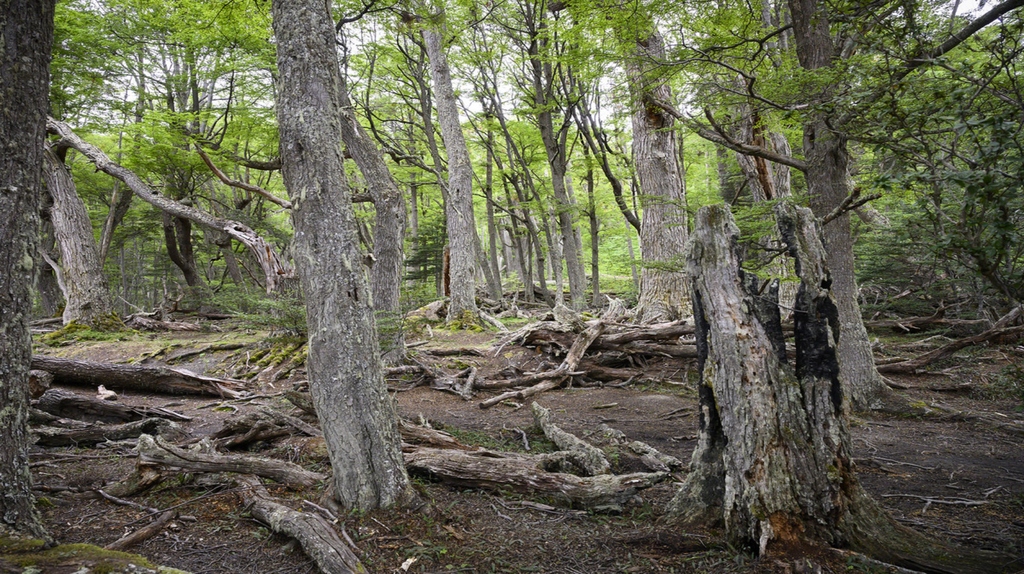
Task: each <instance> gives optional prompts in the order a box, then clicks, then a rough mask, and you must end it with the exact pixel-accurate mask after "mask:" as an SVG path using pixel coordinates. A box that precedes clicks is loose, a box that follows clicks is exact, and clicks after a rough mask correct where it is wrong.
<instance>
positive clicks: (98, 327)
mask: <svg viewBox="0 0 1024 574" xmlns="http://www.w3.org/2000/svg"><path fill="white" fill-rule="evenodd" d="M134 332H135V331H132V330H131V329H128V328H126V327H125V326H124V323H122V322H121V319H120V318H118V316H117V315H114V314H111V315H109V316H106V315H105V316H102V317H99V318H97V319H96V320H95V321H94V322H93V324H92V325H89V324H86V323H80V322H78V321H72V322H70V323H68V324H67V325H65V326H64V327H62V328H60V329H57V330H56V331H54V332H52V333H47V334H45V335H43V336H42V337H40V339H39V340H40V341H42V342H43V343H44V344H46V345H49V346H51V347H62V346H65V345H70V344H72V343H76V342H78V341H123V340H124V339H125V337H126V336H127V335H128V334H131V333H134Z"/></svg>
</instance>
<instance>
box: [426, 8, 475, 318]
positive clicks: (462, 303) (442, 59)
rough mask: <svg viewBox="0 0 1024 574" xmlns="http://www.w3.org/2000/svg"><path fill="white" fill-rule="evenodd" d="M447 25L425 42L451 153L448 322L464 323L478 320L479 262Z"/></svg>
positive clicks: (469, 174)
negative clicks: (476, 277)
mask: <svg viewBox="0 0 1024 574" xmlns="http://www.w3.org/2000/svg"><path fill="white" fill-rule="evenodd" d="M444 29H445V27H444V24H443V23H442V24H440V29H436V30H435V29H433V28H430V27H425V28H423V43H424V44H425V45H426V49H427V57H428V58H430V79H431V81H432V82H433V85H434V98H435V100H436V102H435V105H436V107H437V119H438V123H439V124H440V125H441V138H442V139H443V140H444V149H445V151H447V152H448V200H447V202H446V203H445V217H446V219H447V221H448V244H449V246H450V247H451V254H452V256H451V290H452V292H451V303H450V304H449V305H448V321H455V320H464V319H465V318H466V317H464V316H465V315H466V314H468V315H469V318H470V319H471V320H472V321H478V320H479V316H480V311H479V309H477V306H476V285H475V281H474V279H473V275H474V271H475V262H476V245H475V243H474V240H475V239H476V237H477V236H476V220H475V215H474V213H473V188H472V187H473V166H472V164H471V163H470V160H469V148H467V147H466V138H465V136H463V135H462V124H461V122H460V121H459V106H458V101H457V100H456V99H455V91H454V89H453V88H452V76H451V71H450V70H449V68H448V56H447V55H445V48H444V39H443V34H444Z"/></svg>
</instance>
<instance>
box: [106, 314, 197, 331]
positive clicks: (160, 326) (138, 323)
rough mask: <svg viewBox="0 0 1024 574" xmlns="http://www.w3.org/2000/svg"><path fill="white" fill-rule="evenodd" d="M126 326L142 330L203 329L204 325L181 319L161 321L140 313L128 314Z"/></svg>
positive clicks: (125, 320) (125, 319)
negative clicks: (184, 321)
mask: <svg viewBox="0 0 1024 574" xmlns="http://www.w3.org/2000/svg"><path fill="white" fill-rule="evenodd" d="M124 325H125V327H129V328H132V329H138V330H140V331H202V330H203V326H202V325H199V324H198V323H183V322H181V321H159V320H157V319H151V318H149V317H145V316H143V315H142V314H140V313H136V314H134V315H128V316H127V317H125V318H124Z"/></svg>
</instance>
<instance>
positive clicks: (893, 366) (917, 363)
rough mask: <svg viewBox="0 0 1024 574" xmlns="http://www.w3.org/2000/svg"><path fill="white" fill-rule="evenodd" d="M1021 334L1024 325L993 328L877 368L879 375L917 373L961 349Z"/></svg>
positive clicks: (1023, 330) (1023, 331)
mask: <svg viewBox="0 0 1024 574" xmlns="http://www.w3.org/2000/svg"><path fill="white" fill-rule="evenodd" d="M1020 333H1024V325H1017V326H1016V327H996V328H992V329H989V330H988V331H985V332H984V333H979V334H977V335H974V336H973V337H966V338H963V339H959V340H956V341H953V342H952V343H949V344H946V345H943V346H941V347H939V348H938V349H935V350H934V351H930V352H928V353H925V354H923V355H921V356H920V357H918V358H916V359H911V360H909V361H903V362H901V363H890V364H888V365H879V366H878V367H877V368H878V372H879V373H917V372H920V370H921V369H922V368H924V367H926V366H928V365H930V364H932V363H934V362H936V361H939V360H941V359H945V358H946V357H949V356H951V355H952V354H953V353H956V352H957V351H959V350H960V349H964V348H967V347H970V346H972V345H977V344H980V343H984V342H986V341H991V340H992V339H996V338H999V337H1007V336H1010V335H1019V334H1020Z"/></svg>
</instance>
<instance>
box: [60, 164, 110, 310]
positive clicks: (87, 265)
mask: <svg viewBox="0 0 1024 574" xmlns="http://www.w3.org/2000/svg"><path fill="white" fill-rule="evenodd" d="M43 157H44V169H43V180H44V181H45V182H46V190H47V191H48V192H49V194H50V197H51V198H53V206H52V207H51V208H50V221H51V222H52V223H53V234H54V237H55V239H56V241H57V247H58V248H59V249H60V266H61V268H62V269H63V271H64V273H63V275H64V297H65V299H66V302H65V305H64V324H65V325H67V324H68V323H70V322H72V321H78V322H80V323H84V324H87V325H91V324H93V323H95V322H96V320H97V319H100V320H102V319H105V318H109V317H110V314H111V312H112V311H113V305H112V304H111V301H110V292H109V290H108V288H107V279H106V278H105V277H104V276H103V262H102V261H101V260H100V256H99V252H98V249H97V246H96V238H95V237H94V236H93V234H92V223H90V221H89V212H88V211H86V209H85V203H84V202H83V201H82V198H80V197H78V192H77V191H76V190H75V182H74V180H73V179H71V172H69V171H68V166H66V165H64V162H63V161H61V159H60V158H59V157H57V154H55V153H54V152H53V151H52V150H51V149H46V150H45V151H44V152H43Z"/></svg>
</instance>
